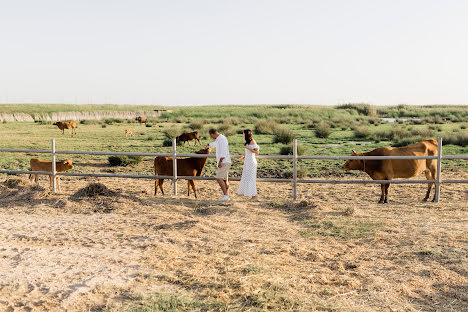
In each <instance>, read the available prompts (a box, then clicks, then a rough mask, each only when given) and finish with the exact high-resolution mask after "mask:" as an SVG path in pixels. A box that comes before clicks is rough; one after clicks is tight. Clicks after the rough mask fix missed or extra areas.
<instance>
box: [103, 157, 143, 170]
mask: <svg viewBox="0 0 468 312" xmlns="http://www.w3.org/2000/svg"><path fill="white" fill-rule="evenodd" d="M107 160H108V161H109V164H110V165H111V166H122V167H126V166H128V165H137V164H139V163H141V161H142V160H143V159H142V157H141V156H120V155H115V156H109V157H108V158H107Z"/></svg>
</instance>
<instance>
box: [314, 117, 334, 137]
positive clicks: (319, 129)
mask: <svg viewBox="0 0 468 312" xmlns="http://www.w3.org/2000/svg"><path fill="white" fill-rule="evenodd" d="M331 133H332V130H331V127H330V125H329V124H328V123H327V122H325V121H321V122H319V123H318V124H317V125H316V126H315V135H316V136H317V137H318V138H324V139H325V138H328V137H329V136H330V134H331Z"/></svg>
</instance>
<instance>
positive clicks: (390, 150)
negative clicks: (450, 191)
mask: <svg viewBox="0 0 468 312" xmlns="http://www.w3.org/2000/svg"><path fill="white" fill-rule="evenodd" d="M436 155H437V141H436V140H434V139H430V140H424V141H421V142H418V143H414V144H411V145H408V146H404V147H380V148H376V149H374V150H373V151H370V152H367V153H356V152H355V151H353V152H352V156H436ZM343 168H344V169H345V170H361V171H364V172H366V173H367V174H368V175H369V176H370V177H371V178H372V179H373V180H392V179H398V178H403V179H407V178H412V177H415V176H417V175H418V174H420V173H422V172H424V173H425V174H426V179H428V180H435V179H436V175H437V160H436V159H383V160H363V159H351V160H348V161H346V163H345V164H344V166H343ZM432 184H433V183H429V184H428V187H427V192H426V197H424V199H423V201H427V199H428V198H429V195H430V193H431V188H432ZM389 187H390V184H388V183H386V184H381V185H380V188H381V195H380V200H379V203H387V202H388V189H389ZM434 200H435V195H434V199H433V200H432V201H434Z"/></svg>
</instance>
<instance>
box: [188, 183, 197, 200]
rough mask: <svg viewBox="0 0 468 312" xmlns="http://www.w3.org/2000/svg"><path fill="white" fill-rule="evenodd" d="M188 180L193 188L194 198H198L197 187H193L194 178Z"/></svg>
mask: <svg viewBox="0 0 468 312" xmlns="http://www.w3.org/2000/svg"><path fill="white" fill-rule="evenodd" d="M189 182H190V184H191V185H192V190H193V193H194V194H195V198H198V194H197V189H196V187H195V181H194V180H190V181H189Z"/></svg>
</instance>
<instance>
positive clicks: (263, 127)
mask: <svg viewBox="0 0 468 312" xmlns="http://www.w3.org/2000/svg"><path fill="white" fill-rule="evenodd" d="M277 127H278V125H277V124H276V122H271V121H270V122H269V121H267V120H260V121H257V122H256V123H255V130H254V132H255V134H273V133H274V132H275V129H276V128H277Z"/></svg>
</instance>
